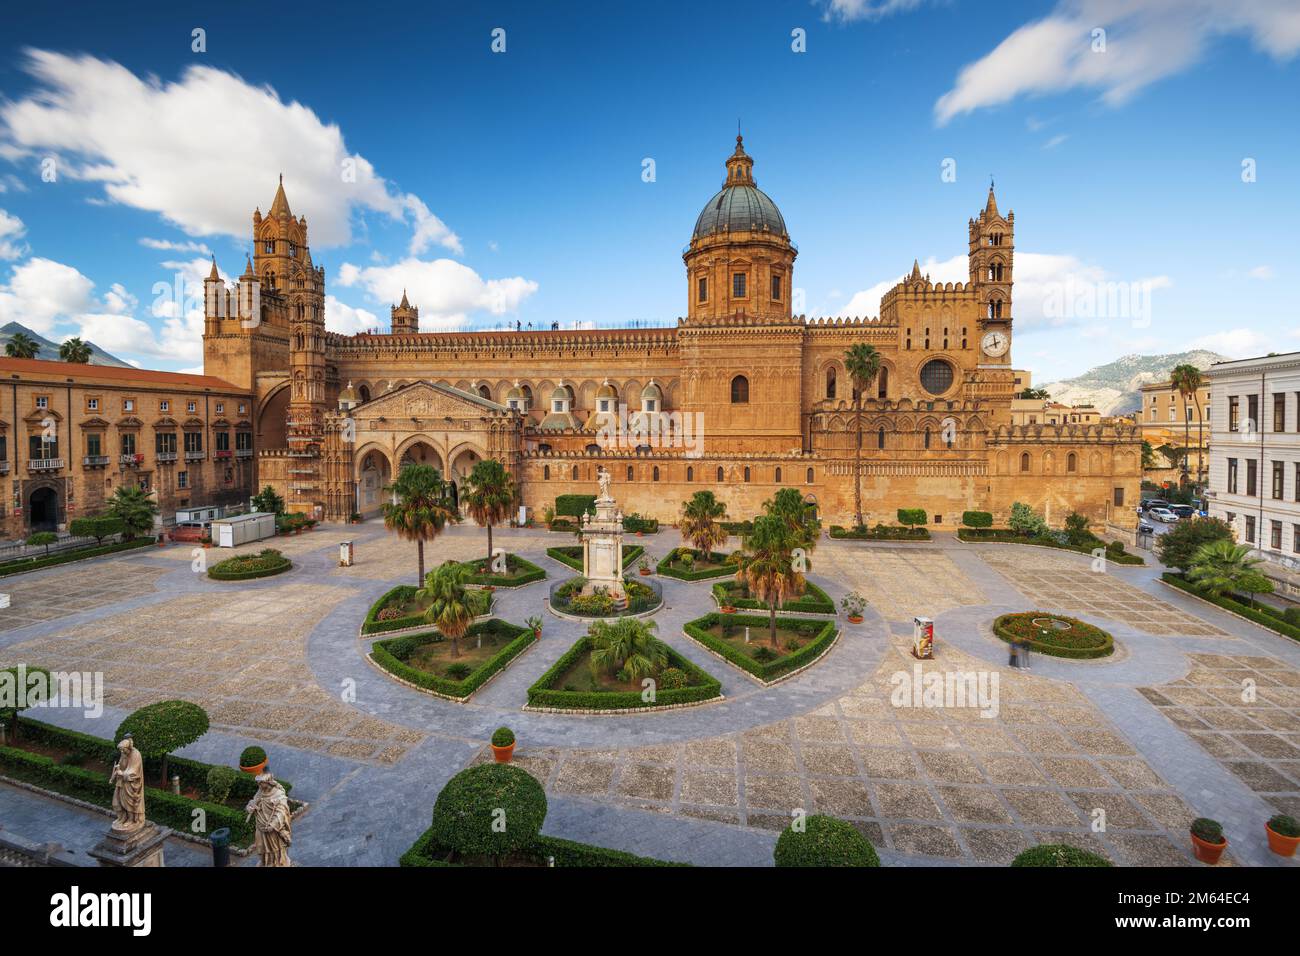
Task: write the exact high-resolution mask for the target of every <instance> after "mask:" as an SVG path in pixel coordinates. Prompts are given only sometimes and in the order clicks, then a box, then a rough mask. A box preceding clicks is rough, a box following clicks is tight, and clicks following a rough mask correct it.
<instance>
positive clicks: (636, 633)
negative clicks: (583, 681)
mask: <svg viewBox="0 0 1300 956" xmlns="http://www.w3.org/2000/svg"><path fill="white" fill-rule="evenodd" d="M657 628H658V625H657V624H655V622H654V621H641V620H637V619H636V618H633V617H621V618H619V619H618V620H616V621H593V622H592V625H591V628H590V629H589V630H588V632H587V633H588V634H589V635H590V636H591V639H592V640H591V673H592V675H593V676H597V675H599V674H600V672H601V671H602V670H603V671H606V672H608V673H610V674H619V673H622V674H623V675H624V676H625V677H626V678H627V679H628V680H633V681H634V680H637V679H638V678H641V677H647V676H651V675H654V674H657V673H659V671H660V669H661V668H663V666H664V665H665V664H667V663H668V647H667V646H666V645H665V644H664V643H663V642H662V641H660V640H659V639H658V638H657V637H655V631H656V630H657Z"/></svg>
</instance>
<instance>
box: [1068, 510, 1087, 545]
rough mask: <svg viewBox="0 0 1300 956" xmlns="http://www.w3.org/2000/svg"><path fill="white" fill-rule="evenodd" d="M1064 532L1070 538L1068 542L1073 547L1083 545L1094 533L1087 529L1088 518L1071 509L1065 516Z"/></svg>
mask: <svg viewBox="0 0 1300 956" xmlns="http://www.w3.org/2000/svg"><path fill="white" fill-rule="evenodd" d="M1065 533H1066V535H1067V536H1068V537H1069V539H1070V544H1072V545H1074V546H1075V547H1083V546H1084V545H1086V544H1088V543H1089V542H1091V541H1092V540H1093V539H1094V535H1093V533H1092V532H1091V531H1089V530H1088V518H1087V516H1086V515H1081V514H1079V512H1077V511H1071V512H1070V513H1069V514H1068V515H1066V516H1065Z"/></svg>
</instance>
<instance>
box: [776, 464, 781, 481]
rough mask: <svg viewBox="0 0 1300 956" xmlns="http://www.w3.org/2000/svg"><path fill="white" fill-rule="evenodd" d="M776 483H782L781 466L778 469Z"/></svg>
mask: <svg viewBox="0 0 1300 956" xmlns="http://www.w3.org/2000/svg"><path fill="white" fill-rule="evenodd" d="M776 483H777V484H778V485H779V484H780V483H781V469H780V468H778V469H777V470H776Z"/></svg>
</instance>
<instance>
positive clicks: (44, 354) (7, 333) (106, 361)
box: [0, 322, 135, 368]
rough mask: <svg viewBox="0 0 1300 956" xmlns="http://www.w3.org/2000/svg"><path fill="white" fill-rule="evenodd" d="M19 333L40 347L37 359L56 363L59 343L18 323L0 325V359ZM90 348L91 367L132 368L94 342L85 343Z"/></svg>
mask: <svg viewBox="0 0 1300 956" xmlns="http://www.w3.org/2000/svg"><path fill="white" fill-rule="evenodd" d="M19 332H26V333H27V334H28V335H29V336H30V337H31V338H33V339H35V340H36V341H37V342H38V343H39V344H40V346H41V350H40V351H39V352H37V353H36V357H37V358H38V359H44V360H45V361H47V362H57V361H58V360H59V343H58V342H51V341H50V340H49V339H47V338H45V337H44V336H40V335H37V334H36V333H35V332H33V331H32V330H31V329H29V328H28V327H27V326H25V325H21V324H19V323H18V322H10V323H9V324H8V325H0V357H3V356H4V354H5V353H4V349H5V346H6V345H7V344H8V343H9V340H10V339H12V338H13V337H14V335H16V334H17V333H19ZM86 344H87V345H89V346H90V364H91V365H113V366H116V367H117V368H134V367H135V366H133V365H131V364H130V363H129V362H123V361H122V360H121V359H120V358H118V357H117V356H116V355H109V354H108V353H107V352H105V351H104V350H103V349H101V348H100V347H99V346H98V345H96V344H95V343H94V342H87V343H86Z"/></svg>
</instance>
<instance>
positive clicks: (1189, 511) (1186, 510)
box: [1169, 505, 1196, 519]
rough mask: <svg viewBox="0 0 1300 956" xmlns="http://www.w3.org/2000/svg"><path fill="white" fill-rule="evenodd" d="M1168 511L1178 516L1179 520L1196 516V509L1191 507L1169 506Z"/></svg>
mask: <svg viewBox="0 0 1300 956" xmlns="http://www.w3.org/2000/svg"><path fill="white" fill-rule="evenodd" d="M1169 510H1170V511H1172V512H1173V513H1174V514H1176V515H1178V517H1179V519H1186V518H1190V517H1192V515H1194V514H1196V509H1195V508H1193V507H1192V506H1191V505H1170V506H1169Z"/></svg>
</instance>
